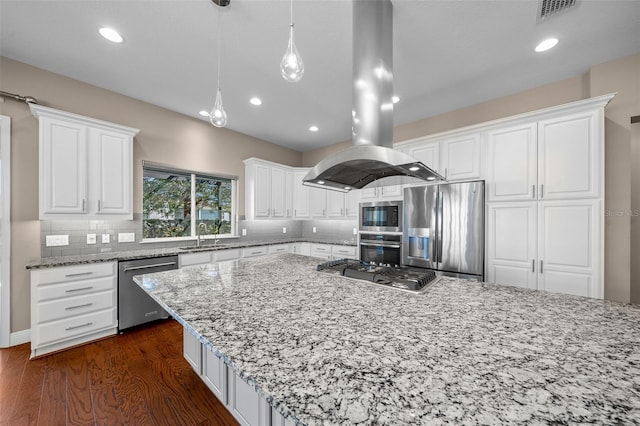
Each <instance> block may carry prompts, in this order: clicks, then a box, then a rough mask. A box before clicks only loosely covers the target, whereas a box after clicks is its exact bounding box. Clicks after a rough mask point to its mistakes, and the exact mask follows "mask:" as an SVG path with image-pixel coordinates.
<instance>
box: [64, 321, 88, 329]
mask: <svg viewBox="0 0 640 426" xmlns="http://www.w3.org/2000/svg"><path fill="white" fill-rule="evenodd" d="M91 325H93V323H92V322H88V323H86V324H81V325H74V326H73V327H67V328H65V331H71V330H75V329H76V328H83V327H89V326H91Z"/></svg>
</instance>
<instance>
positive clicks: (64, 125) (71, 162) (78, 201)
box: [40, 117, 88, 215]
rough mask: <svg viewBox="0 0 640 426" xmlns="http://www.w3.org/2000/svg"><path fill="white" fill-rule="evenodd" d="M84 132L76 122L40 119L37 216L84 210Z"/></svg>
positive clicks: (85, 153)
mask: <svg viewBox="0 0 640 426" xmlns="http://www.w3.org/2000/svg"><path fill="white" fill-rule="evenodd" d="M87 132H88V130H87V127H86V126H83V125H80V124H76V123H72V122H66V121H62V120H56V119H52V118H48V117H43V118H41V119H40V139H41V141H42V143H41V144H40V215H43V214H47V213H85V212H86V211H87V210H88V205H87V181H88V180H87V161H88V153H87V138H88V135H87Z"/></svg>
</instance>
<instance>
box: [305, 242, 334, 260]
mask: <svg viewBox="0 0 640 426" xmlns="http://www.w3.org/2000/svg"><path fill="white" fill-rule="evenodd" d="M310 256H313V257H320V258H322V259H327V260H329V259H331V245H330V244H314V243H312V244H311V252H310Z"/></svg>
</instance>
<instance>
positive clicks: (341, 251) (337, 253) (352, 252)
mask: <svg viewBox="0 0 640 426" xmlns="http://www.w3.org/2000/svg"><path fill="white" fill-rule="evenodd" d="M331 258H332V259H357V258H358V254H357V249H356V247H355V246H342V245H332V246H331Z"/></svg>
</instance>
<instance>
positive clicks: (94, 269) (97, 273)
mask: <svg viewBox="0 0 640 426" xmlns="http://www.w3.org/2000/svg"><path fill="white" fill-rule="evenodd" d="M117 266H118V265H117V263H116V262H107V263H92V264H90V265H80V266H61V267H57V268H47V269H35V270H33V271H32V272H31V279H32V282H34V283H35V284H36V285H42V284H53V283H60V282H70V281H80V280H87V279H92V278H99V277H108V276H115V275H116V274H117Z"/></svg>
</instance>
